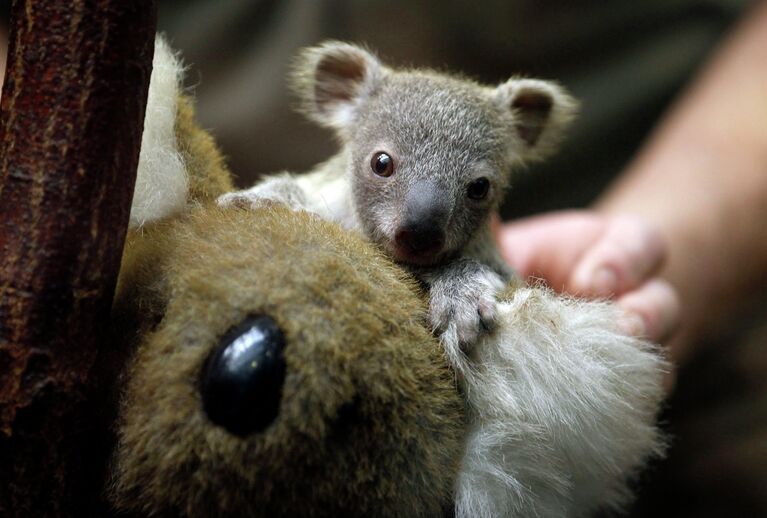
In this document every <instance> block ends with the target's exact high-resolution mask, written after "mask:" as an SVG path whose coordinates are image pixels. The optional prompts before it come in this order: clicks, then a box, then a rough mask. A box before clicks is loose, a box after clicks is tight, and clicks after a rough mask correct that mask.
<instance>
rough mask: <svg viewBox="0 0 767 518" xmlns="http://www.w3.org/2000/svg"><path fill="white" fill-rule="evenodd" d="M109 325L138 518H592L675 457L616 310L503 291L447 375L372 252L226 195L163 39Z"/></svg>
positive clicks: (120, 446) (652, 357) (533, 292)
mask: <svg viewBox="0 0 767 518" xmlns="http://www.w3.org/2000/svg"><path fill="white" fill-rule="evenodd" d="M155 53H156V55H155V71H154V72H153V76H152V82H151V84H150V96H149V101H148V105H149V107H148V110H147V120H146V122H145V132H144V140H143V142H142V151H141V160H140V165H139V178H138V180H137V195H136V199H135V200H134V207H133V212H132V225H133V227H132V229H131V231H130V232H129V236H128V239H127V242H126V248H125V253H124V257H123V265H122V270H121V274H120V280H119V284H118V292H117V295H116V299H115V305H114V321H115V326H117V327H116V332H115V333H114V334H115V336H119V337H120V339H121V340H122V341H123V343H124V344H128V345H127V346H129V347H131V348H132V349H135V353H133V359H132V360H131V362H130V363H129V367H128V368H127V369H126V370H125V372H124V374H123V379H124V389H123V394H122V397H121V405H120V417H119V420H118V425H117V438H118V443H117V447H116V451H115V454H114V460H113V465H112V484H111V488H110V495H111V499H112V502H113V503H114V505H115V507H116V508H118V509H119V510H121V511H124V512H127V513H134V514H137V515H189V516H361V515H366V516H442V515H450V514H453V513H455V515H456V516H461V517H464V516H465V517H468V516H519V517H527V516H587V515H589V514H591V513H592V512H593V511H595V510H597V509H600V508H605V507H606V508H613V509H616V508H620V507H621V506H622V505H624V504H625V503H626V502H627V501H629V500H630V496H631V495H630V492H629V491H628V489H627V481H628V480H629V479H630V478H631V477H632V475H634V474H635V473H636V472H637V471H638V470H639V469H640V468H641V467H642V466H643V465H644V464H645V463H646V462H647V460H648V459H649V458H651V457H653V456H655V455H658V454H660V453H661V452H662V449H663V448H662V444H663V443H662V438H661V435H660V433H659V432H658V430H657V428H656V426H655V418H656V414H657V411H658V408H659V405H660V403H661V400H662V395H663V390H662V387H661V377H662V373H663V370H664V369H665V363H664V360H663V359H662V357H661V355H660V354H659V353H658V351H657V350H656V348H654V347H653V346H651V345H650V344H647V343H645V342H643V341H641V340H638V339H635V338H631V337H627V336H624V335H622V334H620V333H619V332H618V331H617V327H616V324H615V323H616V320H617V319H616V314H615V310H614V308H613V307H612V306H610V305H609V304H607V303H602V302H585V301H577V300H574V299H570V298H563V297H560V296H557V295H555V294H553V293H552V292H550V291H549V290H547V289H546V288H545V287H542V286H535V285H533V286H528V285H525V284H522V283H515V284H512V285H509V286H508V287H507V289H506V290H505V291H504V292H503V293H502V294H501V296H500V298H499V301H500V303H499V317H498V318H499V320H498V326H497V328H496V329H495V330H494V331H493V332H492V333H490V334H488V335H487V336H486V337H484V338H483V339H482V340H481V341H480V342H479V343H478V344H477V345H476V347H475V348H473V349H472V355H471V357H469V358H466V359H465V361H463V362H462V364H461V368H460V369H454V368H453V366H452V365H451V364H450V363H449V362H448V359H447V358H446V356H445V355H444V353H443V351H442V350H441V349H440V346H439V343H438V341H437V340H436V339H435V338H434V337H433V336H432V334H431V332H430V330H429V328H428V327H427V318H426V312H427V306H428V304H427V299H426V296H425V294H424V293H423V292H422V288H421V287H420V286H419V285H418V284H417V283H416V282H415V281H414V280H413V279H412V278H410V277H409V276H408V275H407V274H406V273H405V272H403V271H402V270H401V269H400V268H399V267H397V266H396V265H395V264H393V263H392V262H391V261H390V260H389V259H387V258H386V257H385V256H384V254H383V253H382V252H381V251H380V250H379V249H377V248H376V247H375V246H374V245H372V244H370V243H369V242H367V241H365V240H364V239H363V238H362V237H361V236H359V235H356V234H354V233H350V232H348V231H345V230H343V229H341V228H340V227H338V226H336V225H335V224H332V223H329V222H326V221H321V220H319V219H318V218H317V217H315V216H313V215H311V214H309V213H305V212H300V211H299V212H294V211H291V210H289V209H288V208H286V207H282V206H280V205H277V204H275V205H273V206H266V207H263V208H260V209H257V210H253V211H251V210H242V209H238V208H227V209H222V208H219V207H217V206H216V205H215V203H213V200H214V199H215V198H216V197H217V196H219V195H220V194H222V193H224V192H227V191H228V190H231V188H232V184H231V179H230V177H229V174H228V172H227V170H226V169H225V167H224V165H223V161H222V159H221V156H220V154H219V152H218V150H217V149H216V147H215V145H214V144H213V142H212V140H211V138H210V137H209V136H208V135H207V134H206V133H204V132H203V131H201V130H200V129H199V128H198V127H197V126H196V125H195V123H194V121H193V114H192V106H191V103H190V101H189V100H188V99H187V98H185V97H183V96H180V95H179V93H178V84H179V79H180V70H181V67H180V66H179V64H178V62H177V60H176V59H175V58H174V56H173V55H172V53H171V52H170V50H169V49H168V48H167V46H166V45H165V44H164V43H162V41H161V40H158V43H157V46H156V51H155Z"/></svg>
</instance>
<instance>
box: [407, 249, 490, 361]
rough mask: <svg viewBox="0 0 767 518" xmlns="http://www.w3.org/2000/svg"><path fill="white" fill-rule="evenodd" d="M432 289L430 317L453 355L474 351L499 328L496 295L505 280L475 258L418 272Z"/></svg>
mask: <svg viewBox="0 0 767 518" xmlns="http://www.w3.org/2000/svg"><path fill="white" fill-rule="evenodd" d="M416 274H417V275H418V276H419V277H420V278H421V280H423V281H424V282H425V283H426V284H427V285H428V286H429V318H430V320H431V325H432V328H433V329H434V331H435V332H436V333H437V334H438V336H440V339H441V340H442V342H443V345H445V346H446V349H447V350H448V353H449V354H457V353H458V352H459V351H458V350H451V349H456V348H457V349H460V350H462V351H464V352H466V351H468V350H470V349H471V347H472V346H473V345H474V343H475V342H476V341H477V339H478V338H479V336H480V334H481V333H484V332H487V331H489V330H491V329H492V328H493V327H494V325H495V305H496V294H497V292H498V291H499V290H500V289H502V288H503V287H504V284H505V283H504V281H503V279H502V278H501V277H500V275H498V274H497V273H496V272H495V271H493V270H492V269H491V268H490V267H488V266H486V265H484V264H482V263H479V262H477V261H475V260H473V259H467V258H463V259H458V260H456V261H453V262H451V263H448V264H447V265H445V266H442V267H439V268H432V269H428V270H421V271H419V272H417V273H416Z"/></svg>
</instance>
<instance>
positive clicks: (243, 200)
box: [216, 178, 306, 211]
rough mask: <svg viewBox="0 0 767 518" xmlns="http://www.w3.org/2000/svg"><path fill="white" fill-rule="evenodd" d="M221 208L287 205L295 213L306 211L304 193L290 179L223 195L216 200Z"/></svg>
mask: <svg viewBox="0 0 767 518" xmlns="http://www.w3.org/2000/svg"><path fill="white" fill-rule="evenodd" d="M216 203H218V205H219V206H220V207H239V208H242V209H258V208H262V207H271V206H273V205H276V204H280V205H285V206H287V207H288V208H289V209H291V210H294V211H299V210H306V200H305V197H304V193H303V191H301V189H300V188H299V187H298V186H297V185H296V184H295V183H294V182H293V181H291V180H290V179H286V178H276V179H272V180H267V181H266V182H264V183H262V184H259V185H257V186H255V187H252V188H250V189H247V190H244V191H235V192H228V193H226V194H222V195H221V196H219V197H218V199H217V200H216Z"/></svg>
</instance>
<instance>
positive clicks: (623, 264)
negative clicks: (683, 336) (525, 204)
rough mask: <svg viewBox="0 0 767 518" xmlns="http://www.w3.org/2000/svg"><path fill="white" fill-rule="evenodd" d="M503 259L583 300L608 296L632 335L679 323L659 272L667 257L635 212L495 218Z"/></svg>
mask: <svg viewBox="0 0 767 518" xmlns="http://www.w3.org/2000/svg"><path fill="white" fill-rule="evenodd" d="M494 225H495V234H496V239H497V241H498V246H499V250H500V252H501V255H502V256H503V258H504V259H505V260H506V261H507V262H508V263H509V264H510V265H511V266H512V268H514V269H515V270H516V271H517V272H518V273H519V274H520V275H521V276H522V277H523V278H528V277H537V278H541V279H543V280H544V281H545V282H546V283H547V284H548V285H549V286H550V287H551V288H552V289H554V290H556V291H558V292H563V293H568V294H571V295H575V296H578V297H586V298H601V299H614V300H615V301H616V303H617V304H618V306H620V307H621V308H622V309H623V310H624V315H623V318H622V319H621V322H620V325H621V327H622V329H623V330H624V331H625V332H626V333H628V334H631V335H634V336H641V337H644V338H648V339H649V340H651V341H654V342H662V341H664V340H665V339H667V338H668V337H669V335H670V334H671V333H672V331H673V330H674V329H675V328H676V326H677V324H678V321H679V302H678V297H677V294H676V292H675V290H674V289H673V288H672V287H671V285H670V284H669V283H668V282H666V281H664V280H662V279H660V278H659V277H658V276H657V274H658V271H659V269H660V267H661V265H662V264H663V261H664V260H665V257H666V245H665V242H664V241H663V238H662V236H661V235H660V233H659V232H658V231H657V230H656V229H655V228H654V227H652V226H651V225H649V224H648V223H646V222H644V221H643V220H641V219H638V218H632V217H624V216H605V215H602V214H599V213H596V212H594V211H563V212H555V213H551V214H546V215H542V216H537V217H531V218H526V219H522V220H519V221H515V222H512V223H506V224H500V223H498V222H497V221H496V222H494Z"/></svg>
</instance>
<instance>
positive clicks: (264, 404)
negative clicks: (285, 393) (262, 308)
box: [200, 315, 285, 436]
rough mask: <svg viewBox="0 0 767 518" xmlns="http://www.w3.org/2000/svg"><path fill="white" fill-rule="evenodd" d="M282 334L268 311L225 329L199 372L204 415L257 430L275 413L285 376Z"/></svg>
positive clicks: (242, 430)
mask: <svg viewBox="0 0 767 518" xmlns="http://www.w3.org/2000/svg"><path fill="white" fill-rule="evenodd" d="M284 349H285V337H284V336H283V334H282V331H281V330H280V328H279V326H278V325H277V323H276V322H275V321H274V320H273V319H272V318H271V317H269V316H265V315H262V316H257V317H248V318H247V319H245V320H244V321H243V322H242V323H241V324H239V325H238V326H236V327H234V328H232V329H230V330H229V331H227V333H226V334H225V335H224V336H223V337H222V338H221V341H220V344H219V346H218V348H217V349H216V350H214V351H213V352H212V353H211V355H210V356H209V357H208V359H207V361H206V362H205V365H204V366H203V369H202V375H201V377H200V395H201V396H202V406H203V409H204V410H205V413H206V414H207V415H208V418H209V419H210V420H211V421H213V422H214V423H215V424H217V425H219V426H221V427H223V428H226V429H227V430H228V431H229V432H231V433H233V434H235V435H239V436H245V435H249V434H252V433H256V432H260V431H262V430H263V429H264V428H266V427H267V426H269V424H271V423H272V421H274V419H275V418H276V417H277V414H278V413H279V409H280V399H281V397H282V385H283V383H284V381H285V356H284V354H283V351H284Z"/></svg>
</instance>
